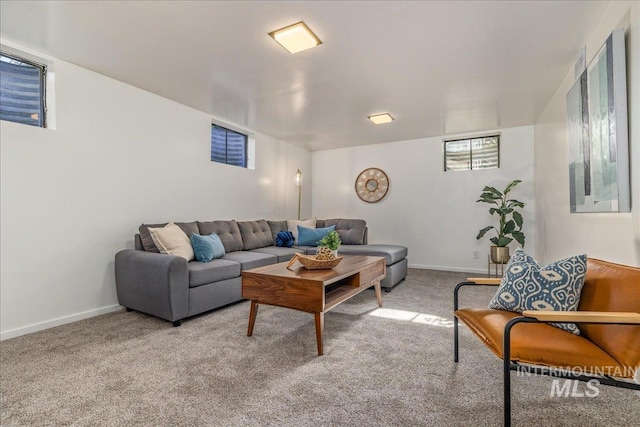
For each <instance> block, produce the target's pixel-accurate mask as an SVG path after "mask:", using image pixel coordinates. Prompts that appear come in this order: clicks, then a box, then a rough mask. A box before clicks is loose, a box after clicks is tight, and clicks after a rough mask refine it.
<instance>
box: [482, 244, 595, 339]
mask: <svg viewBox="0 0 640 427" xmlns="http://www.w3.org/2000/svg"><path fill="white" fill-rule="evenodd" d="M586 273H587V256H586V255H576V256H572V257H569V258H565V259H563V260H560V261H556V262H552V263H551V264H549V265H546V266H544V267H542V266H541V265H540V264H538V263H537V262H536V260H535V259H533V258H532V257H530V256H529V255H527V254H526V253H525V252H524V251H523V250H522V249H516V252H515V254H514V255H513V256H512V257H511V259H510V260H509V262H508V263H507V265H506V266H505V272H504V276H503V277H502V281H501V282H500V287H499V288H498V290H497V291H496V294H495V295H494V297H493V299H492V300H491V302H490V303H489V308H493V309H497V310H506V311H515V312H516V313H522V312H523V311H524V310H553V311H575V310H577V309H578V304H579V303H580V293H581V292H582V286H583V285H584V276H585V275H586ZM552 325H554V326H556V327H558V328H560V329H564V330H565V331H569V332H571V333H574V334H576V335H580V330H579V329H578V327H577V326H576V325H575V323H552Z"/></svg>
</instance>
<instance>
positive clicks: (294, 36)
mask: <svg viewBox="0 0 640 427" xmlns="http://www.w3.org/2000/svg"><path fill="white" fill-rule="evenodd" d="M269 35H270V36H271V37H273V39H274V40H275V41H277V42H278V43H280V45H282V47H283V48H285V49H287V50H288V51H289V53H298V52H301V51H303V50H307V49H311V48H312V47H316V46H318V45H320V44H322V42H321V41H320V39H319V38H318V37H316V35H315V34H313V31H311V30H310V29H309V27H307V26H306V25H305V23H304V22H302V21H300V22H297V23H295V24H293V25H289V26H288V27H284V28H280V29H279V30H275V31H272V32H270V33H269Z"/></svg>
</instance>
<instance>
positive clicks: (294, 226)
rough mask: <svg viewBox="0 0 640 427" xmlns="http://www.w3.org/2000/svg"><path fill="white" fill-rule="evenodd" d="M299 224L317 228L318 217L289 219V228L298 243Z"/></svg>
mask: <svg viewBox="0 0 640 427" xmlns="http://www.w3.org/2000/svg"><path fill="white" fill-rule="evenodd" d="M299 225H301V226H303V227H307V228H316V219H315V218H311V219H305V220H302V221H299V220H295V219H288V220H287V228H288V229H289V231H290V232H292V233H293V237H294V238H295V239H296V245H297V244H298V226H299Z"/></svg>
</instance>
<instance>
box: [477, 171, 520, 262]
mask: <svg viewBox="0 0 640 427" xmlns="http://www.w3.org/2000/svg"><path fill="white" fill-rule="evenodd" d="M521 182H522V181H520V180H519V179H516V180H514V181H512V182H511V183H510V184H509V185H507V187H506V188H505V189H504V191H503V192H500V191H498V190H496V189H495V188H494V187H489V186H486V187H484V188H483V189H482V194H480V198H479V199H478V200H476V202H483V203H489V204H492V205H495V206H496V207H492V208H490V209H489V213H490V214H491V215H498V219H499V223H498V227H497V228H496V227H494V226H493V225H489V226H487V227H485V228H483V229H482V230H480V231H479V232H478V235H477V236H476V239H477V240H480V239H481V238H482V237H484V235H485V234H486V233H487V232H488V231H489V230H491V229H493V230H495V232H496V234H497V236H495V237H492V238H491V239H489V240H491V243H493V244H494V246H491V261H492V262H494V263H496V264H504V263H506V262H507V261H509V246H508V245H509V243H511V242H512V241H513V240H515V241H516V242H518V243H520V245H522V246H524V234H523V233H522V215H521V214H520V212H518V211H517V209H518V208H520V209H522V208H524V206H525V204H524V203H522V202H520V201H518V200H516V199H508V198H507V195H508V194H509V192H510V191H511V190H512V189H513V187H515V186H516V185H518V184H519V183H521ZM509 236H511V237H509Z"/></svg>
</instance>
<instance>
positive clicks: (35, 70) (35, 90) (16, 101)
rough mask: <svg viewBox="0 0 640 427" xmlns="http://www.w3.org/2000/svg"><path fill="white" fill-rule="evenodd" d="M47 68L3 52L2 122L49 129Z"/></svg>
mask: <svg viewBox="0 0 640 427" xmlns="http://www.w3.org/2000/svg"><path fill="white" fill-rule="evenodd" d="M46 72H47V67H46V66H44V65H42V64H37V63H35V62H32V61H29V60H27V59H24V58H20V57H17V56H14V55H9V54H6V53H4V52H1V53H0V120H7V121H10V122H15V123H21V124H24V125H29V126H38V127H41V128H43V127H46V121H45V112H46V103H45V93H46V91H45V80H46V79H45V75H46Z"/></svg>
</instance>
